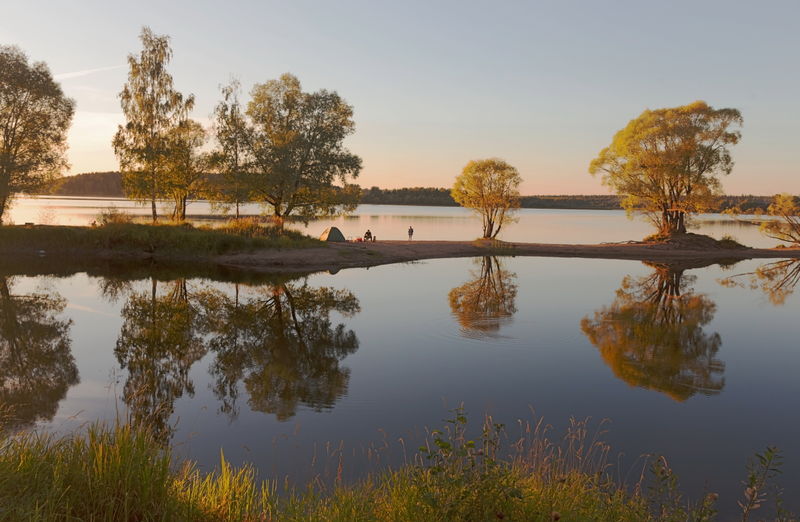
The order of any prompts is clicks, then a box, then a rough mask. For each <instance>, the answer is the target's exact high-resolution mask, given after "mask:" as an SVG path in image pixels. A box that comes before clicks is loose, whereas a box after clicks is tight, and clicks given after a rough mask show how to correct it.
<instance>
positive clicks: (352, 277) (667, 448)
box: [0, 210, 800, 513]
mask: <svg viewBox="0 0 800 522" xmlns="http://www.w3.org/2000/svg"><path fill="white" fill-rule="evenodd" d="M410 211H411V210H409V212H410ZM447 212H449V210H448V211H447ZM532 214H533V215H536V213H532ZM542 214H546V215H551V216H552V215H558V214H559V213H558V212H553V213H542ZM567 214H568V213H567ZM573 214H574V213H573ZM359 219H364V218H363V217H361V218H359ZM463 219H466V218H463ZM620 222H621V223H625V221H622V220H620ZM798 263H799V262H798V261H785V262H776V263H773V264H770V265H767V263H765V262H764V261H763V260H761V261H743V262H740V263H737V264H736V265H734V266H720V265H713V266H707V267H691V266H675V265H673V266H668V265H664V264H656V263H641V262H636V261H616V260H594V259H550V258H477V259H444V260H433V261H425V262H418V263H409V264H400V265H387V266H380V267H373V268H370V269H348V270H342V271H340V272H338V273H336V274H329V273H318V274H312V275H308V276H303V277H299V278H297V277H295V278H291V277H286V276H280V275H269V274H262V275H253V274H243V273H235V272H234V273H221V274H217V275H215V274H202V273H197V272H196V271H195V272H193V271H192V270H193V269H192V268H191V267H187V268H186V269H185V270H182V269H177V268H175V267H158V266H140V267H137V268H136V270H135V271H134V272H132V271H130V270H121V269H119V268H114V267H103V266H95V267H93V268H92V269H91V270H90V271H88V272H86V273H75V274H60V275H59V276H57V277H56V276H53V275H47V274H49V273H53V272H58V267H57V266H49V265H48V261H47V260H46V259H42V260H40V261H39V263H38V264H37V263H27V264H26V265H25V266H23V267H18V266H15V264H14V263H13V262H12V261H11V260H4V262H3V264H2V277H0V310H1V311H2V321H1V322H0V328H2V331H0V402H5V403H7V404H12V405H14V406H15V407H16V408H17V417H16V424H15V425H16V427H17V428H19V429H28V428H31V427H36V428H38V429H42V430H48V431H53V432H56V433H68V432H70V431H72V430H74V429H77V428H80V427H81V426H84V425H86V424H87V423H90V422H93V421H95V420H98V419H102V420H106V421H109V422H113V421H114V419H117V418H125V417H128V418H131V419H132V420H135V421H137V422H144V423H147V424H148V425H149V426H152V427H153V428H154V429H156V431H157V432H158V433H159V434H160V436H162V437H163V438H164V440H165V441H167V440H168V441H170V442H171V443H172V444H173V446H174V447H175V448H176V452H177V453H178V454H179V455H182V456H186V457H189V458H192V459H196V460H197V461H198V462H199V465H200V466H201V469H206V470H207V469H211V468H213V467H214V466H215V465H216V464H217V463H218V461H219V456H220V451H221V450H222V451H223V452H224V455H225V457H226V459H229V460H230V461H231V462H232V463H234V464H241V463H243V462H252V463H253V464H254V465H255V466H256V467H257V469H258V470H259V472H260V474H261V476H262V477H264V478H268V477H269V478H274V477H286V478H288V480H290V481H305V480H308V479H310V478H313V477H316V476H319V477H321V478H322V480H325V479H326V478H328V479H329V478H331V477H333V476H335V475H336V474H338V473H341V475H342V476H343V477H344V478H345V479H348V480H352V479H356V478H358V477H363V476H364V475H365V474H366V473H367V472H369V471H374V470H375V469H379V468H380V467H381V466H383V465H388V464H391V465H397V464H400V463H402V462H403V461H404V459H405V458H406V456H407V455H409V454H410V453H413V451H414V449H415V448H416V447H417V446H418V445H419V442H420V440H421V439H422V437H424V434H425V430H426V428H436V427H439V426H441V425H442V419H445V418H447V417H448V415H449V413H448V411H449V410H450V409H452V408H455V407H457V406H458V405H459V404H462V403H463V405H464V407H465V408H466V410H467V411H468V413H469V415H470V419H471V421H472V422H473V423H475V424H478V423H479V422H480V420H481V417H482V415H483V414H484V413H490V414H492V415H493V416H494V418H495V419H496V421H498V422H504V423H506V424H507V426H508V427H509V428H508V429H509V432H510V433H511V435H513V434H515V433H517V420H519V419H521V420H523V421H526V420H532V419H533V415H534V413H533V412H535V415H537V416H542V417H543V418H544V419H545V420H546V421H547V422H548V423H550V424H552V425H553V426H554V430H555V431H556V432H558V431H560V430H562V428H564V427H565V426H566V425H567V423H568V419H569V418H570V417H571V416H574V417H576V418H579V419H582V418H585V417H591V418H592V419H593V425H594V426H598V425H599V423H600V422H601V421H602V420H603V419H609V423H608V424H605V425H604V429H605V430H607V433H606V434H605V435H604V438H605V440H607V441H608V442H609V443H610V444H611V445H612V448H613V454H614V455H616V454H617V453H621V454H622V455H623V456H622V457H621V458H620V460H619V463H620V467H619V470H620V471H619V473H620V475H621V477H622V478H625V479H627V480H628V481H630V482H635V480H636V479H637V478H638V476H639V473H640V471H641V466H642V459H641V456H642V455H644V454H648V453H659V454H664V455H666V456H667V457H668V459H669V463H670V465H671V466H672V467H673V468H674V470H675V471H676V472H677V474H678V476H679V477H680V483H681V486H682V487H683V488H684V489H685V490H687V491H689V492H691V494H692V495H695V496H699V495H700V494H702V491H703V488H704V487H707V488H708V489H709V490H710V491H715V492H718V493H720V495H721V497H720V499H721V500H720V502H721V506H722V507H723V508H725V509H723V513H726V512H727V513H730V512H731V510H733V511H735V509H736V508H735V500H736V499H738V498H739V496H740V493H741V485H740V481H741V480H743V479H744V478H745V476H746V475H745V463H746V459H747V458H748V457H749V456H751V455H753V454H754V453H755V452H756V451H761V450H763V449H764V448H765V447H766V446H767V445H775V446H778V447H779V448H781V449H782V450H783V452H784V455H785V457H786V461H787V464H786V467H785V473H784V474H783V475H782V476H781V479H780V480H781V483H782V484H783V485H784V487H785V488H786V491H787V495H786V498H787V500H788V501H789V507H792V508H794V509H795V510H796V509H798V507H800V505H798V500H797V498H796V496H795V495H793V494H792V492H796V491H800V420H798V416H797V414H796V413H791V412H792V411H795V412H796V410H797V401H798V397H800V379H798V378H797V372H798V368H800V351H799V350H798V342H797V339H798V334H799V333H800V330H799V329H798V322H797V317H798V313H799V312H800V291H798V292H795V293H793V290H794V288H793V286H792V284H791V283H792V282H795V281H796V280H797V276H798V273H799V272H800V264H798ZM759 267H766V269H763V268H762V270H761V272H759V273H761V274H766V276H762V277H758V276H757V275H755V274H754V273H755V272H756V269H758V268H759ZM764 270H766V271H764ZM782 283H783V284H782ZM793 405H794V406H793ZM404 448H405V449H404ZM614 460H615V462H616V459H614ZM340 468H341V469H340Z"/></svg>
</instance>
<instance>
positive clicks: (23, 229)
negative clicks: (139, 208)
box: [0, 219, 323, 255]
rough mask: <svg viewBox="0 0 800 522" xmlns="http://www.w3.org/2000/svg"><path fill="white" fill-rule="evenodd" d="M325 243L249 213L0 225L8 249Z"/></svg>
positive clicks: (181, 251) (210, 250) (220, 249)
mask: <svg viewBox="0 0 800 522" xmlns="http://www.w3.org/2000/svg"><path fill="white" fill-rule="evenodd" d="M322 244H323V243H321V242H320V241H317V240H316V239H312V238H310V237H308V236H305V235H303V234H301V233H299V232H296V231H293V230H284V231H278V230H277V229H276V228H275V227H269V226H264V225H262V224H260V223H258V222H257V221H254V220H249V219H241V220H232V221H230V222H228V223H226V224H225V225H223V226H220V227H216V228H210V227H194V226H192V225H190V224H138V223H130V222H115V221H109V222H107V223H101V224H99V225H98V226H94V227H71V226H47V225H37V226H2V227H0V247H3V248H6V249H13V248H25V249H41V250H45V251H47V250H65V249H69V250H73V249H102V250H116V251H123V252H139V253H141V252H144V253H148V254H164V255H191V254H197V255H215V254H224V253H228V252H248V251H253V250H257V249H261V248H307V247H312V246H319V245H322Z"/></svg>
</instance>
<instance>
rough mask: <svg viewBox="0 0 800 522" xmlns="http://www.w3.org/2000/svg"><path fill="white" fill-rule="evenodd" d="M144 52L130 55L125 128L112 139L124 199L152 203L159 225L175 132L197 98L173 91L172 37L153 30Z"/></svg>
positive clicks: (144, 36)
mask: <svg viewBox="0 0 800 522" xmlns="http://www.w3.org/2000/svg"><path fill="white" fill-rule="evenodd" d="M139 38H140V40H141V41H142V51H141V53H139V55H138V56H136V55H134V54H131V55H128V66H129V68H130V69H129V72H128V83H126V84H125V86H124V87H123V89H122V92H120V94H119V97H120V101H121V105H122V111H123V112H124V113H125V118H126V120H127V123H126V124H125V125H120V126H119V128H118V130H117V133H116V135H115V136H114V140H113V145H114V152H115V153H116V154H117V158H118V159H119V164H120V171H122V176H123V187H124V188H125V194H126V195H127V196H128V197H129V198H131V199H134V200H137V201H143V202H144V201H149V202H150V207H151V211H152V216H153V222H156V221H157V220H158V211H157V208H156V201H157V200H158V199H160V198H162V197H164V196H165V187H164V177H165V176H166V168H167V167H166V163H167V162H166V160H167V158H168V157H169V155H170V153H171V150H170V144H171V133H173V132H174V129H175V128H176V127H178V126H179V125H180V124H181V123H182V122H183V121H185V120H186V119H187V117H188V113H189V111H191V110H192V108H193V107H194V95H189V96H185V97H184V96H183V95H182V94H181V93H180V92H178V91H177V90H175V87H174V86H173V81H172V75H171V74H170V73H169V72H168V71H167V65H168V64H169V62H170V60H171V59H172V48H171V47H170V44H169V36H166V35H156V34H154V33H153V32H152V31H151V30H150V28H149V27H144V28H142V32H141V35H140V36H139Z"/></svg>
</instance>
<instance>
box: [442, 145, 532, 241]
mask: <svg viewBox="0 0 800 522" xmlns="http://www.w3.org/2000/svg"><path fill="white" fill-rule="evenodd" d="M521 182H522V178H521V177H520V175H519V172H517V169H515V168H514V167H512V166H511V165H509V164H508V163H506V162H505V161H503V160H501V159H499V158H489V159H484V160H473V161H470V162H469V163H467V166H466V167H464V170H463V171H462V172H461V175H460V176H458V177H457V178H456V182H455V184H454V185H453V189H452V190H451V191H450V195H451V196H453V199H454V200H455V201H456V203H458V204H459V205H461V206H462V207H466V208H470V209H472V210H474V211H475V212H477V213H478V214H480V216H481V218H482V219H483V237H484V238H485V239H494V238H495V237H497V234H499V233H500V229H501V228H502V227H503V225H504V224H506V223H511V222H513V221H514V217H513V212H514V211H515V210H516V209H518V208H519V184H520V183H521Z"/></svg>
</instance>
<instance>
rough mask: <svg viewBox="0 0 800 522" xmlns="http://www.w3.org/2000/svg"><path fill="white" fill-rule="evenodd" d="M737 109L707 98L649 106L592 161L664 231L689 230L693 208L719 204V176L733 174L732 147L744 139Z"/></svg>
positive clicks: (628, 204)
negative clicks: (677, 104) (712, 103)
mask: <svg viewBox="0 0 800 522" xmlns="http://www.w3.org/2000/svg"><path fill="white" fill-rule="evenodd" d="M742 122H743V120H742V115H741V114H740V113H739V111H738V110H736V109H714V108H713V107H711V106H709V105H708V104H707V103H706V102H704V101H696V102H694V103H690V104H689V105H684V106H682V107H671V108H665V109H656V110H646V111H644V112H643V113H642V114H641V115H640V116H639V117H638V118H636V119H633V120H631V121H630V122H629V123H628V125H626V126H625V128H624V129H622V130H620V131H619V132H617V134H616V135H615V136H614V140H613V141H612V142H611V145H609V146H608V147H606V148H605V149H603V150H602V151H600V154H599V155H598V156H597V157H596V158H595V159H594V160H592V162H591V164H590V165H589V172H590V173H591V174H593V175H594V174H597V173H598V172H602V173H603V184H604V185H606V186H608V187H611V188H612V189H613V190H614V191H615V192H616V193H617V194H619V195H621V196H623V200H622V206H623V208H624V209H625V210H626V211H627V212H628V214H629V215H631V214H632V213H634V212H644V213H645V214H646V215H647V216H648V217H649V218H650V220H651V221H652V222H653V224H654V225H655V226H656V227H657V228H658V232H659V234H660V235H670V234H675V233H679V234H680V233H685V232H686V221H687V218H688V217H691V215H692V214H695V213H698V212H706V211H708V210H710V209H712V208H714V206H715V203H716V199H717V196H719V195H721V193H722V190H721V185H720V180H719V176H721V175H727V174H730V173H731V171H732V170H733V158H732V157H731V153H730V147H731V146H732V145H735V144H736V143H738V142H739V140H740V139H741V133H740V132H739V131H738V130H736V128H737V127H740V126H741V125H742Z"/></svg>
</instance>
